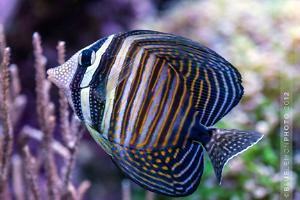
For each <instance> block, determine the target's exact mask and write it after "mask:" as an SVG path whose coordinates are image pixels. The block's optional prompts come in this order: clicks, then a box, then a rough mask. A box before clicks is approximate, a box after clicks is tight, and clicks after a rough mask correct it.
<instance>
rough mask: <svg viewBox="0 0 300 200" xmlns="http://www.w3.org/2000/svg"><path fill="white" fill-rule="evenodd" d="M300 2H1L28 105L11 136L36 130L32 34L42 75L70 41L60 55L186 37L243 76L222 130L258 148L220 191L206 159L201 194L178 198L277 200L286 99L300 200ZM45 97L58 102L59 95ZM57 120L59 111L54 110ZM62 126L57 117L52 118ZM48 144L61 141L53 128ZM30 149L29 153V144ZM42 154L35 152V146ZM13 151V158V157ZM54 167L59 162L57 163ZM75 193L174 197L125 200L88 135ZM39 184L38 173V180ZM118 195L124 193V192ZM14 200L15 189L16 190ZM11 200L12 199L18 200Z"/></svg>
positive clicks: (0, 17)
mask: <svg viewBox="0 0 300 200" xmlns="http://www.w3.org/2000/svg"><path fill="white" fill-rule="evenodd" d="M299 10H300V1H296V0H295V1H293V0H286V1H281V0H274V1H271V0H269V1H268V0H264V1H259V0H251V1H250V0H244V1H234V0H210V1H207V0H181V1H180V0H178V1H176V0H165V1H164V0H99V1H96V0H92V1H84V0H70V1H67V0H40V1H34V0H0V23H1V24H3V26H4V33H5V36H6V41H7V45H8V46H9V47H10V48H11V52H12V53H11V62H12V63H15V64H17V66H18V69H19V73H20V80H21V85H22V91H21V93H22V94H23V95H25V96H26V98H27V104H26V108H25V111H24V112H23V114H22V116H21V118H20V120H19V122H18V124H17V125H16V127H14V134H15V136H18V134H19V131H20V130H21V129H22V127H24V126H25V125H30V126H32V127H37V128H38V120H37V113H36V101H35V97H36V93H35V78H34V68H33V63H34V56H33V48H32V34H33V32H36V31H37V32H39V33H40V35H41V37H42V46H43V48H44V54H45V56H46V57H47V60H48V62H47V65H46V67H47V68H51V67H54V66H57V65H58V62H57V52H56V45H57V42H58V41H65V42H66V55H67V56H66V57H67V58H69V57H70V56H71V55H72V54H74V53H75V52H76V51H78V50H80V49H81V48H83V47H85V46H87V45H88V44H90V43H92V42H94V41H95V40H97V39H99V38H101V37H103V36H106V35H109V34H112V33H117V32H122V31H128V30H132V29H151V30H157V31H162V32H169V33H173V34H178V35H182V36H186V37H188V38H191V39H193V40H195V41H199V42H200V43H202V44H204V45H206V46H208V47H209V48H211V49H213V50H214V51H216V52H217V53H218V54H220V55H222V56H223V57H224V58H226V59H227V60H228V61H229V62H231V63H232V64H233V65H234V66H235V67H236V68H237V69H238V70H239V71H240V72H241V74H242V77H243V85H244V88H245V95H244V97H243V98H242V101H241V103H240V104H239V105H238V106H237V107H236V108H235V109H233V111H231V112H230V113H229V114H228V115H227V116H226V117H225V118H223V119H222V120H221V121H220V122H218V124H217V126H218V127H220V128H236V129H244V130H250V129H255V130H257V131H259V132H261V133H263V134H264V135H265V137H264V138H263V140H262V141H260V142H259V143H258V144H257V145H255V146H254V147H252V148H251V149H250V150H248V151H247V152H245V153H243V154H242V155H240V156H238V157H236V158H234V159H233V160H231V161H230V162H229V163H228V164H227V167H226V169H225V172H224V177H223V182H222V185H221V186H219V185H218V183H217V181H216V178H215V176H214V173H213V169H212V166H211V164H210V161H209V159H208V158H207V157H206V162H205V172H204V175H203V177H202V181H201V183H200V185H199V187H198V189H197V191H196V192H195V193H194V194H192V195H190V196H188V197H184V198H179V199H187V200H196V199H234V200H236V199H280V191H281V185H280V184H281V183H282V180H283V177H282V173H281V172H280V160H281V157H280V155H281V154H280V149H281V145H280V144H281V142H282V141H281V139H282V138H280V128H281V124H282V123H283V116H282V112H283V110H282V109H283V105H282V101H281V99H282V95H283V92H289V93H290V95H291V98H290V102H289V103H290V108H291V109H290V112H289V113H288V114H289V116H290V117H289V119H291V120H292V122H293V124H292V125H291V128H292V131H291V132H292V133H293V136H292V137H293V140H292V142H291V143H292V145H293V153H292V156H293V157H292V161H293V164H292V167H293V173H292V174H291V176H290V177H291V181H290V183H291V185H290V189H291V190H292V191H293V199H300V177H299V176H300V136H299V134H300V98H299V92H300V12H299ZM51 99H52V100H53V101H54V102H55V103H56V104H57V103H58V100H57V99H58V91H57V89H56V87H52V89H51ZM56 114H57V116H59V111H58V110H56ZM57 120H58V119H57ZM55 130H56V131H55V134H54V138H55V139H57V140H60V139H61V138H60V136H59V133H58V132H59V128H56V129H55ZM32 145H33V146H31V148H32V149H33V151H36V150H35V147H34V145H35V143H33V144H32ZM36 148H38V147H36ZM18 151H19V149H18V145H15V147H14V153H18ZM56 162H57V167H58V168H59V167H60V160H59V159H57V160H56ZM72 173H73V175H72V181H73V183H74V184H75V185H76V184H78V183H80V182H81V181H82V180H86V179H87V180H89V181H90V183H91V186H90V188H89V189H88V191H87V193H86V194H85V197H84V199H105V200H118V199H122V198H123V199H126V198H127V197H128V196H127V197H124V195H129V197H128V198H129V199H131V198H132V199H134V200H138V199H145V198H146V196H147V198H148V199H153V198H154V199H157V200H164V199H175V198H169V197H164V196H160V195H155V196H154V197H153V196H152V195H149V194H146V193H145V190H143V189H142V188H140V187H139V186H137V185H135V184H134V183H132V182H130V191H131V195H130V194H128V191H127V193H126V192H125V194H124V192H123V193H122V183H123V186H124V185H126V187H127V186H128V184H127V183H128V182H125V183H124V181H123V180H124V179H125V177H124V176H123V175H122V174H121V173H120V171H119V170H118V169H117V168H116V167H115V166H114V164H113V163H112V161H111V160H110V158H109V156H108V155H106V154H105V152H104V151H103V150H102V149H101V148H100V147H99V146H97V144H96V143H95V142H94V140H93V139H92V138H91V137H90V135H89V134H88V133H85V134H84V136H83V138H82V140H81V142H80V144H79V147H78V151H77V154H76V164H75V168H74V171H73V172H72ZM38 181H40V182H41V184H42V183H43V182H44V181H45V180H44V178H43V172H41V175H40V177H39V179H38ZM123 189H124V187H123ZM12 193H13V191H12ZM14 198H16V197H14Z"/></svg>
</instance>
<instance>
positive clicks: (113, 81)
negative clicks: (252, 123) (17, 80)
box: [48, 30, 262, 196]
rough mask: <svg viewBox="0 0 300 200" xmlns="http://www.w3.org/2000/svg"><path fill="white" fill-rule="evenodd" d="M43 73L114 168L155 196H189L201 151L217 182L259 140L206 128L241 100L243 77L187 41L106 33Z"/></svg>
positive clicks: (135, 33) (195, 184)
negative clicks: (231, 161)
mask: <svg viewBox="0 0 300 200" xmlns="http://www.w3.org/2000/svg"><path fill="white" fill-rule="evenodd" d="M48 75H49V79H50V80H51V81H53V82H54V83H55V84H56V85H57V86H58V87H60V88H62V89H63V90H64V91H65V94H66V95H67V97H68V100H69V102H70V104H71V106H72V108H73V109H74V111H75V113H76V115H77V116H78V117H79V118H80V119H81V120H82V121H83V122H84V124H85V125H86V127H87V129H88V130H89V132H90V133H91V135H92V136H93V138H94V139H95V140H96V141H97V143H98V144H99V145H101V146H102V148H103V149H104V150H105V151H106V152H107V153H108V154H109V155H110V156H111V157H112V160H113V161H114V163H115V164H116V165H117V166H118V167H119V168H120V169H121V170H122V171H123V172H124V173H125V174H126V175H127V176H129V177H130V178H131V179H132V180H133V181H134V182H136V183H137V184H139V185H141V186H142V187H144V188H145V189H148V190H151V191H153V192H156V193H161V194H164V195H168V196H186V195H189V194H191V193H192V192H194V191H195V190H196V189H197V187H198V185H199V183H200V180H201V176H202V173H203V167H204V163H203V154H204V152H205V151H207V153H208V155H209V157H210V159H211V161H212V164H213V166H214V170H215V174H216V176H217V179H218V181H219V182H220V181H221V175H222V170H223V167H224V165H225V164H226V162H227V161H228V160H229V159H231V158H232V157H233V156H235V155H237V154H239V153H240V152H242V151H244V150H245V149H247V148H248V147H250V146H252V145H253V144H255V143H256V142H257V141H258V140H260V139H261V137H262V136H261V135H260V134H259V133H257V132H255V131H239V130H234V129H232V130H225V129H216V128H212V127H211V126H213V125H214V124H215V123H216V122H218V121H219V120H220V119H221V118H222V117H223V116H225V115H226V114H227V113H228V112H229V111H230V110H231V109H232V108H233V107H234V106H235V105H237V103H238V102H239V101H240V99H241V97H242V95H243V87H242V85H241V75H240V73H239V72H238V71H237V69H235V68H234V67H233V66H232V65H231V64H230V63H229V62H228V61H226V60H225V59H224V58H222V57H221V56H219V55H218V54H217V53H215V52H214V51H212V50H211V49H209V48H207V47H205V46H203V45H201V44H199V43H198V42H194V41H192V40H189V39H187V38H184V37H180V36H176V35H172V34H167V33H161V32H156V31H148V30H138V31H130V32H126V33H119V34H114V35H110V36H108V37H105V38H102V39H100V40H98V41H97V42H95V43H93V44H91V45H89V46H88V47H86V48H83V49H82V50H80V51H78V52H77V53H76V54H75V55H74V56H72V57H71V58H70V59H69V60H68V61H67V62H66V63H65V64H63V65H61V66H59V67H57V68H53V69H50V70H48Z"/></svg>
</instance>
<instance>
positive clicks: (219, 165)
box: [204, 128, 263, 184]
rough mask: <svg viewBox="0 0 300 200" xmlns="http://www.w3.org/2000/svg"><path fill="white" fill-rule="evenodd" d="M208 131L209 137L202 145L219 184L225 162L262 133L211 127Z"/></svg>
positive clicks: (255, 140)
mask: <svg viewBox="0 0 300 200" xmlns="http://www.w3.org/2000/svg"><path fill="white" fill-rule="evenodd" d="M209 131H210V134H211V139H210V141H209V142H208V143H207V144H205V145H204V146H205V149H206V151H207V153H208V155H209V158H210V160H211V162H212V165H213V168H214V171H215V175H216V177H217V179H218V182H219V183H220V184H221V180H222V171H223V168H224V166H225V165H226V163H227V162H228V161H229V160H230V159H231V158H233V157H235V156H236V155H238V154H240V153H242V152H244V151H246V150H247V149H248V148H250V147H251V146H253V145H254V144H256V143H257V142H258V141H259V140H260V139H261V138H262V137H263V135H262V134H260V133H258V132H256V131H240V130H235V129H231V130H229V129H228V130H227V129H214V128H211V129H209Z"/></svg>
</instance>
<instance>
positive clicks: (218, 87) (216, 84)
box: [205, 68, 220, 124]
mask: <svg viewBox="0 0 300 200" xmlns="http://www.w3.org/2000/svg"><path fill="white" fill-rule="evenodd" d="M208 70H210V71H211V73H212V74H213V75H212V76H213V77H214V80H215V81H214V83H215V86H216V90H217V92H216V94H217V97H216V99H215V100H214V101H215V103H214V105H213V107H212V108H211V110H210V111H207V112H210V114H209V116H208V117H207V118H206V121H205V124H207V122H209V121H210V117H211V115H212V114H213V112H214V111H215V108H216V105H217V104H218V101H219V96H220V85H219V81H218V79H217V77H216V76H217V75H216V73H215V72H214V70H211V69H210V68H208ZM208 75H209V74H208ZM211 83H212V82H211ZM211 85H212V84H211ZM214 98H215V97H214ZM205 112H206V111H205Z"/></svg>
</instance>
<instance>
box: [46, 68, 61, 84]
mask: <svg viewBox="0 0 300 200" xmlns="http://www.w3.org/2000/svg"><path fill="white" fill-rule="evenodd" d="M54 69H55V68H51V69H48V70H47V75H48V76H47V79H48V80H49V81H51V82H52V83H53V84H54V85H56V86H57V87H59V88H64V86H63V85H62V83H61V82H60V81H59V80H57V78H56V75H55V72H54Z"/></svg>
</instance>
